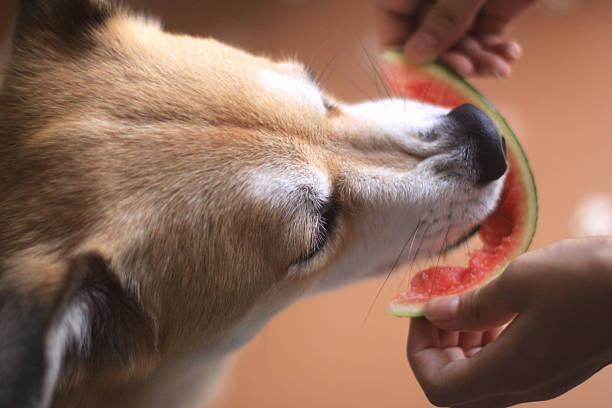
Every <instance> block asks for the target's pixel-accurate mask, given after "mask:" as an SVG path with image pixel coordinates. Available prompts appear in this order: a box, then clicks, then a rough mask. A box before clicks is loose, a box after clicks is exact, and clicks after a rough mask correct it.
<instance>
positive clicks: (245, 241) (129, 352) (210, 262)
mask: <svg viewBox="0 0 612 408" xmlns="http://www.w3.org/2000/svg"><path fill="white" fill-rule="evenodd" d="M3 72H4V77H3V79H2V89H1V91H0V155H2V160H0V173H1V174H2V177H1V178H0V186H1V189H2V197H0V262H1V264H0V321H1V322H2V323H1V324H0V325H1V326H0V327H1V332H0V367H1V368H0V379H2V380H3V381H2V384H3V385H0V402H6V403H9V404H12V403H17V402H19V403H22V404H23V405H25V404H26V403H29V404H31V406H45V405H46V404H48V403H49V401H50V400H51V398H52V395H53V393H54V390H55V389H56V388H58V387H59V388H60V389H67V388H69V387H70V386H73V385H75V384H79V383H87V382H89V383H92V384H106V385H108V384H113V383H115V382H120V381H126V378H129V377H138V376H142V375H145V374H146V373H149V372H150V371H151V370H154V368H155V367H157V366H158V365H159V364H160V362H161V361H164V360H168V359H172V358H178V357H179V356H185V355H189V354H191V353H208V354H209V355H211V356H212V357H211V358H213V359H214V358H217V357H219V356H221V355H223V354H225V353H227V352H229V351H232V350H234V349H235V348H237V347H239V346H240V345H242V344H243V343H244V342H245V341H247V340H248V339H249V338H250V337H252V336H253V335H254V334H255V333H256V332H257V330H259V329H260V328H261V326H262V325H263V324H264V323H265V322H266V321H267V320H268V319H269V318H270V317H272V316H273V315H274V314H276V313H278V312H279V311H280V310H282V309H283V308H284V307H286V306H287V305H288V304H290V303H291V302H292V301H294V300H295V299H297V298H298V297H300V296H302V295H304V294H307V293H315V292H317V291H320V290H326V289H330V288H334V287H337V286H339V285H343V284H346V283H349V282H352V281H356V280H358V279H362V278H364V277H368V276H375V275H376V274H379V273H383V272H385V271H387V270H388V269H389V267H390V266H391V265H392V264H393V263H394V262H396V261H397V257H398V256H399V254H400V253H401V252H402V247H403V246H404V244H405V242H406V241H407V240H409V239H415V240H417V241H418V245H415V248H414V250H413V251H412V252H411V253H410V251H409V252H408V253H406V254H405V256H404V257H403V259H400V262H406V261H408V260H409V259H416V258H419V257H420V256H423V255H429V254H431V253H438V252H440V251H443V250H444V249H445V248H447V247H451V246H452V245H454V244H455V243H456V242H459V241H460V240H462V239H463V238H465V237H466V236H468V235H470V233H471V232H472V231H473V230H474V228H476V227H477V226H478V225H479V223H480V222H481V221H482V220H483V219H484V218H485V217H486V215H488V213H490V212H491V211H492V210H493V208H494V206H495V203H496V201H497V199H498V197H499V194H500V192H501V186H502V182H503V174H504V172H505V170H506V161H505V150H504V148H503V146H502V142H501V139H500V137H499V135H498V133H497V131H496V130H495V128H494V126H493V125H492V123H491V122H490V120H489V119H488V118H487V117H486V116H485V115H484V114H482V112H480V111H478V110H477V109H476V108H474V107H472V106H462V107H460V108H457V109H455V110H453V111H449V110H447V109H442V108H439V107H434V106H430V105H427V104H424V103H420V102H414V101H409V100H403V99H387V100H382V101H378V102H365V103H362V104H357V105H347V104H344V103H342V102H340V101H338V100H336V99H334V98H333V97H331V96H330V95H327V94H326V93H325V92H323V91H322V90H321V89H320V88H319V87H318V85H317V83H316V81H315V80H314V79H313V77H312V74H311V73H310V72H309V69H308V68H307V67H306V66H304V65H302V64H300V63H297V62H294V61H281V62H275V61H271V60H269V59H266V58H261V57H255V56H252V55H249V54H247V53H245V52H243V51H240V50H238V49H235V48H232V47H228V46H226V45H223V44H220V43H218V42H216V41H214V40H211V39H199V38H192V37H188V36H180V35H172V34H169V33H166V32H163V31H162V30H161V29H160V27H159V26H158V25H157V24H155V23H154V22H150V21H146V20H145V19H142V18H138V17H134V16H130V15H129V14H128V13H127V12H126V11H125V10H122V9H120V8H118V7H115V6H112V5H110V4H108V3H106V2H103V1H98V0H80V1H79V0H52V1H42V0H22V1H21V2H20V7H19V15H18V18H17V20H16V23H15V30H14V35H13V38H12V42H11V45H10V52H9V58H8V61H7V62H6V63H5V66H4V68H3ZM417 247H418V248H417ZM9 333H11V334H10V335H9ZM58 382H59V383H58ZM0 405H2V404H0Z"/></svg>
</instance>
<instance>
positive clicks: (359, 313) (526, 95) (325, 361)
mask: <svg viewBox="0 0 612 408" xmlns="http://www.w3.org/2000/svg"><path fill="white" fill-rule="evenodd" d="M128 3H132V4H134V5H135V6H136V7H138V8H139V9H141V10H148V11H149V12H150V13H151V14H153V15H157V16H161V18H162V20H163V21H164V23H165V26H166V27H167V28H168V29H171V30H175V31H182V32H188V33H193V34H199V35H213V36H216V37H218V38H220V39H222V40H225V41H227V42H230V43H233V44H236V45H240V46H242V47H244V48H246V49H248V50H250V51H253V52H258V53H259V52H263V53H266V54H270V55H273V56H287V55H289V56H298V57H299V58H301V59H303V60H305V61H309V62H312V65H313V66H314V67H315V69H316V70H318V71H319V72H320V71H321V70H323V67H325V66H326V64H327V63H328V62H330V61H331V65H330V68H331V70H332V71H331V72H332V75H331V76H330V77H329V80H328V81H327V87H328V88H329V89H331V90H332V91H333V92H334V93H335V94H336V95H338V96H340V97H342V98H345V99H349V100H359V99H363V98H364V97H365V96H364V95H365V94H367V95H369V96H372V97H374V96H376V94H377V93H376V91H375V89H376V88H375V86H374V85H373V82H372V78H371V73H370V72H369V71H368V70H367V68H366V62H365V61H366V57H365V53H364V47H365V48H366V49H368V50H369V52H372V53H374V52H375V51H374V49H375V43H376V40H375V35H374V21H373V0H328V1H324V0H311V1H307V0H304V1H300V0H291V1H290V0H285V1H280V0H279V1H274V0H268V1H256V0H247V1H238V0H231V1H221V0H219V1H206V2H204V1H198V2H196V1H193V2H189V1H187V0H183V1H179V0H176V1H173V2H170V1H162V0H151V1H146V0H133V1H131V2H128ZM561 3H563V4H567V5H568V6H567V7H566V8H563V7H562V8H560V9H559V8H546V7H543V6H538V7H535V8H533V9H532V10H530V11H529V12H528V13H526V14H525V15H523V16H522V17H521V18H520V19H519V20H518V21H517V23H516V25H515V27H514V32H515V34H516V37H517V38H518V39H519V40H521V42H522V44H523V46H524V50H525V57H524V59H523V60H521V61H520V62H519V63H517V64H516V66H515V73H514V75H513V76H512V77H511V78H510V79H508V80H504V81H498V80H482V79H481V80H475V81H474V83H475V85H476V86H477V87H478V88H480V89H481V90H482V91H483V93H484V94H485V95H487V96H488V97H489V99H490V100H491V101H492V102H493V103H494V104H495V105H496V106H497V107H498V108H499V110H500V111H501V112H502V113H504V114H505V116H506V117H507V119H508V121H509V123H510V124H511V126H512V127H513V128H514V129H515V131H516V132H517V134H518V135H519V138H520V139H521V140H522V141H523V144H524V147H525V149H526V151H527V153H528V155H529V158H530V160H531V163H532V165H533V170H534V173H535V176H536V180H537V183H538V187H539V193H540V206H541V207H540V208H541V212H540V224H539V231H538V233H537V236H536V240H535V244H534V247H536V248H537V247H542V246H544V245H546V244H549V243H551V242H554V241H556V240H559V239H562V238H566V237H570V236H572V234H575V233H574V232H572V231H573V229H572V227H571V225H570V224H571V220H572V219H573V217H574V211H575V209H576V208H577V207H578V206H579V205H580V203H581V201H582V200H583V199H584V198H585V197H587V196H588V195H589V194H593V193H604V194H609V195H610V194H612V181H611V180H610V178H611V175H612V159H611V157H610V156H611V153H612V96H611V95H612V2H610V1H607V0H588V1H587V0H583V1H581V2H575V3H574V2H571V1H564V2H561ZM15 4H16V1H15V0H8V1H7V0H2V3H0V33H2V32H5V31H6V30H7V27H8V24H9V21H10V19H11V18H12V17H11V16H12V14H13V11H14V8H15ZM572 4H573V5H572ZM362 44H363V46H362ZM380 284H381V282H380V281H374V282H366V283H363V284H360V285H356V286H353V287H350V288H347V289H345V290H342V291H338V292H335V293H332V294H327V295H324V296H320V297H316V298H312V299H308V300H305V301H302V302H299V303H298V304H296V305H295V306H293V307H291V308H290V309H289V310H287V311H286V312H285V313H284V314H282V315H281V316H279V317H278V318H276V319H275V320H274V321H273V322H272V323H271V324H270V325H268V326H267V327H266V328H265V329H264V331H263V332H262V333H261V334H260V335H259V336H258V337H257V338H256V339H255V340H254V341H253V342H251V343H250V344H249V345H248V346H247V347H246V348H245V349H244V350H243V351H241V352H240V353H239V356H238V359H237V362H236V364H235V366H234V369H233V371H232V373H231V374H230V376H229V381H227V382H226V385H225V387H224V390H223V392H222V394H221V396H220V397H219V400H218V402H217V403H216V404H214V406H215V407H216V408H222V407H295V408H299V407H312V406H324V407H374V406H375V407H380V406H402V407H427V406H429V404H428V402H427V400H426V399H425V398H424V396H423V395H422V392H421V391H420V389H419V387H418V385H417V384H416V382H415V380H414V377H413V376H412V374H411V372H410V369H409V367H408V364H407V362H406V359H405V357H404V345H405V340H406V333H407V328H408V321H407V320H400V319H394V318H390V317H387V316H386V315H385V313H384V310H385V307H386V303H387V300H388V299H389V298H390V297H391V296H392V295H393V294H394V292H395V291H396V290H397V285H398V283H397V280H395V281H394V279H393V278H392V279H391V280H390V282H388V283H387V285H385V288H384V290H383V292H382V294H381V296H380V297H379V300H378V301H377V302H376V304H375V305H374V308H373V310H372V313H371V314H370V316H369V317H368V319H367V320H366V321H365V322H364V318H365V316H366V313H367V310H368V308H369V307H370V305H371V303H372V301H373V299H374V296H375V293H376V291H377V290H378V287H379V286H380ZM611 324H612V322H611ZM585 335H588V333H586V334H585ZM568 352H571V350H568ZM611 397H612V369H605V370H603V371H602V372H600V373H599V374H597V375H596V376H595V377H593V378H592V379H591V380H589V381H588V382H587V383H585V384H583V385H581V386H579V387H577V388H576V389H575V390H573V391H571V392H569V393H568V394H566V395H564V396H562V397H560V398H558V399H556V400H555V401H551V402H542V403H537V404H532V405H530V406H531V407H555V408H561V407H568V408H569V407H572V408H574V407H577V406H581V407H589V408H598V407H601V408H603V407H610V406H612V402H611V399H612V398H611Z"/></svg>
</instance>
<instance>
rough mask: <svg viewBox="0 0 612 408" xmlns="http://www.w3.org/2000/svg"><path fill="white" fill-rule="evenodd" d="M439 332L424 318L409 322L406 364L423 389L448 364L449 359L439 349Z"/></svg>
mask: <svg viewBox="0 0 612 408" xmlns="http://www.w3.org/2000/svg"><path fill="white" fill-rule="evenodd" d="M438 333H439V330H438V329H437V328H436V327H434V326H433V325H432V324H431V323H429V322H428V321H427V320H426V319H424V318H417V319H412V320H411V321H410V332H409V336H408V345H407V348H406V351H407V354H408V362H409V363H410V366H411V367H412V370H413V371H414V374H415V376H416V378H417V380H418V381H419V382H420V383H421V384H422V386H423V387H424V388H425V387H426V385H427V384H429V379H431V378H436V375H437V373H438V372H439V371H440V370H441V369H442V367H444V366H445V365H446V364H448V363H449V362H450V359H449V357H448V356H447V355H446V354H445V353H444V352H443V351H442V350H441V349H440V338H439V336H438Z"/></svg>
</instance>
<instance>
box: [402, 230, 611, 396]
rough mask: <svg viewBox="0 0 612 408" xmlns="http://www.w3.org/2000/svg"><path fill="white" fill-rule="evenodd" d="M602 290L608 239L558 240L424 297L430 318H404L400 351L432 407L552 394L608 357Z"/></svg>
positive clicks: (606, 286) (607, 305)
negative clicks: (474, 282)
mask: <svg viewBox="0 0 612 408" xmlns="http://www.w3.org/2000/svg"><path fill="white" fill-rule="evenodd" d="M611 294H612V238H588V239H581V240H574V241H563V242H560V243H557V244H555V245H552V246H550V247H547V248H544V249H542V250H539V251H534V252H531V253H527V254H525V255H522V256H520V257H519V258H517V259H516V260H515V261H514V262H513V263H511V264H510V266H509V267H508V268H507V269H506V271H505V272H504V274H503V275H501V276H500V277H499V278H498V279H496V280H494V281H492V282H491V283H489V284H488V285H486V286H483V287H481V288H479V289H476V290H475V291H473V292H469V293H465V294H462V295H459V296H456V297H451V298H439V299H436V300H433V301H430V302H429V303H428V304H427V305H426V306H425V314H426V316H427V318H428V319H429V320H426V319H425V318H419V319H413V320H412V323H411V329H410V336H409V339H408V359H409V361H410V364H411V366H412V369H413V370H414V373H415V375H416V377H417V379H418V380H419V383H420V384H421V386H422V387H423V389H424V391H425V393H426V394H427V396H428V397H429V399H430V400H431V402H432V403H434V404H435V405H439V406H452V407H461V408H480V407H482V408H485V407H486V408H491V407H500V406H504V407H505V406H510V405H514V404H518V403H521V402H527V401H535V400H543V399H551V398H554V397H556V396H558V395H560V394H562V393H564V392H566V391H568V390H569V389H571V388H573V387H575V386H576V385H578V384H580V383H582V382H583V381H585V380H586V379H588V378H589V377H591V376H592V375H593V374H595V373H596V372H597V371H599V370H600V369H601V368H602V367H604V366H606V365H608V364H609V363H610V362H611V361H612V296H611ZM515 316H516V317H515ZM513 318H514V320H512V319H513ZM509 321H512V322H511V323H510V324H509V325H508V327H507V328H505V330H503V331H502V329H503V325H504V324H505V323H507V322H509Z"/></svg>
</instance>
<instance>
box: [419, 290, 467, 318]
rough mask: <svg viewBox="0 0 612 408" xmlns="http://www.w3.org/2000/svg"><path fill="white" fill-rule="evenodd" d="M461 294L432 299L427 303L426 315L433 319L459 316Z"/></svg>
mask: <svg viewBox="0 0 612 408" xmlns="http://www.w3.org/2000/svg"><path fill="white" fill-rule="evenodd" d="M458 312H459V296H446V297H441V298H436V299H432V300H430V301H429V302H428V303H427V304H426V305H425V316H426V317H427V318H428V319H429V320H431V321H438V322H440V321H446V320H452V319H454V318H456V317H457V314H458Z"/></svg>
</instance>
